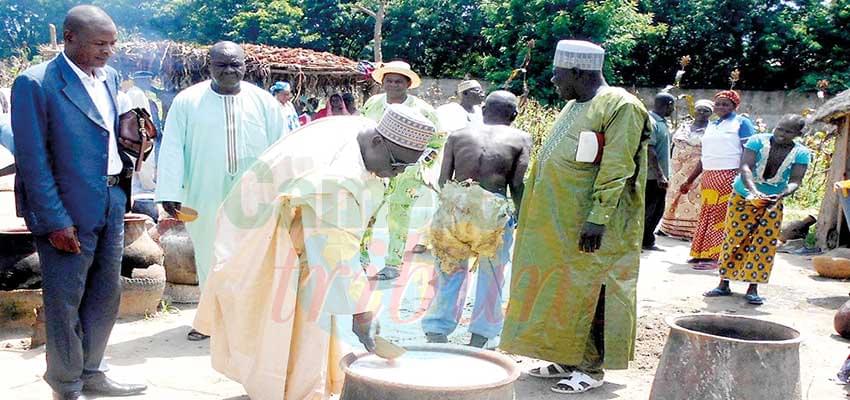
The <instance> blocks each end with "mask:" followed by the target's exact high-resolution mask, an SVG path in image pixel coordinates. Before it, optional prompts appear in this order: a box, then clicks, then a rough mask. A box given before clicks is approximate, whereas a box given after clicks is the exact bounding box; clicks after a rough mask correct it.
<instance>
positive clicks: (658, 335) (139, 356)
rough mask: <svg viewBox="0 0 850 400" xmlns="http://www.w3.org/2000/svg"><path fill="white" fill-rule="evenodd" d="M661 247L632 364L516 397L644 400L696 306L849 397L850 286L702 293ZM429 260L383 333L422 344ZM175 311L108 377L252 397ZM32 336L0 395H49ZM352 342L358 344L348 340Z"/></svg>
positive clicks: (178, 390) (694, 277)
mask: <svg viewBox="0 0 850 400" xmlns="http://www.w3.org/2000/svg"><path fill="white" fill-rule="evenodd" d="M10 194H11V193H10V192H0V204H2V203H6V204H8V203H7V201H8V197H9V195H10ZM3 208H5V207H3ZM5 210H8V208H5ZM5 210H4V211H5ZM6 214H7V213H6ZM10 222H11V223H13V222H14V219H13V218H10V216H9V215H4V213H3V212H0V224H8V223H10ZM659 245H660V246H662V247H663V248H664V249H665V250H666V251H664V252H649V253H645V254H643V255H642V257H641V266H640V267H641V271H640V279H639V287H638V297H639V303H638V322H639V327H638V337H637V353H636V359H635V360H634V362H633V363H632V364H631V366H630V368H629V369H628V370H623V371H609V372H608V373H607V376H606V383H605V385H604V386H602V387H601V388H599V389H597V390H595V391H592V392H590V393H587V394H584V395H581V396H576V397H573V396H565V395H557V394H555V393H552V392H551V391H550V390H549V386H551V385H552V384H553V383H554V382H552V381H545V380H540V379H535V378H532V377H528V376H526V375H525V374H523V375H522V377H521V378H520V379H519V381H518V382H517V383H516V392H517V399H560V398H581V399H587V400H602V399H647V398H648V397H649V393H650V389H651V386H652V380H653V375H654V371H655V368H656V366H657V363H658V359H659V356H660V355H661V352H662V351H663V347H664V342H665V339H666V335H667V332H668V328H667V326H666V324H665V323H664V319H665V318H666V317H669V316H674V315H677V314H684V313H695V312H713V313H730V314H735V315H746V316H752V317H756V318H762V319H766V320H770V321H775V322H779V323H782V324H785V325H788V326H791V327H793V328H795V329H797V330H799V331H800V332H801V333H802V335H803V336H804V338H805V340H804V341H803V343H802V346H801V348H800V357H801V365H802V389H803V399H811V400H822V399H839V398H845V388H844V387H843V386H840V385H838V384H836V383H835V382H833V381H831V378H832V377H833V376H835V373H836V372H837V370H838V368H839V367H840V365H841V363H842V362H843V360H844V359H845V358H846V357H847V354H848V352H850V350H848V343H850V342H848V341H846V340H844V339H841V338H840V337H838V336H837V335H835V333H834V331H833V327H832V321H833V315H834V313H835V311H836V310H837V309H838V308H839V307H840V306H841V305H842V304H844V302H845V301H847V300H850V298H848V290H850V284H848V283H847V282H842V281H835V280H829V279H823V278H820V277H818V276H817V275H816V274H815V273H814V271H813V270H812V269H811V262H810V260H809V259H806V258H803V257H797V256H789V255H785V254H781V255H779V257H778V258H777V263H776V266H775V268H774V273H773V276H772V277H771V283H770V284H769V285H765V286H764V287H762V288H761V294H762V295H763V296H765V297H766V298H767V302H766V304H765V305H763V306H761V307H754V306H750V305H747V304H746V303H745V302H744V300H743V298H742V295H741V294H740V293H741V292H743V291H744V289H745V286H743V285H741V284H738V285H735V284H733V290H735V291H737V292H738V294H737V295H735V296H733V297H728V298H713V299H706V298H704V297H703V296H702V295H701V293H702V292H704V291H706V290H708V289H710V288H712V287H713V286H714V285H716V283H717V275H716V272H705V271H695V270H693V269H691V268H690V266H689V265H687V264H685V263H684V260H686V259H687V258H688V254H687V253H688V244H687V243H685V242H681V241H676V240H671V239H665V238H661V239H660V241H659ZM432 265H433V259H432V258H431V257H430V256H429V255H427V254H425V255H416V256H413V259H412V264H411V266H410V268H409V269H408V271H411V272H410V276H409V277H408V278H407V279H405V280H403V281H399V282H394V283H390V284H384V285H383V286H382V287H381V289H382V290H383V291H384V292H385V293H386V300H387V301H386V302H385V304H387V307H386V308H385V310H384V312H382V314H381V316H380V320H381V323H382V329H383V331H382V335H383V336H385V337H388V338H390V339H391V340H394V341H396V342H398V343H400V344H402V345H410V344H418V343H423V342H424V337H423V334H422V331H421V327H420V324H419V320H420V318H421V316H422V312H423V310H424V307H426V306H427V304H428V301H429V298H430V296H431V295H432V293H433V292H432V291H431V290H429V287H430V286H429V283H430V280H431V273H432ZM470 292H473V291H472V290H470ZM394 299H395V300H396V301H393V300H394ZM469 300H470V301H471V299H469ZM177 307H178V308H180V310H179V311H176V310H175V311H174V312H170V313H160V314H158V315H156V316H153V317H151V318H146V319H136V320H121V321H119V323H118V324H117V325H116V326H115V328H114V330H113V333H112V336H111V339H110V344H109V348H108V349H107V360H106V361H107V362H108V364H109V365H110V368H111V371H110V376H112V377H114V378H115V379H117V380H120V381H127V382H144V383H146V384H148V386H149V389H148V391H147V392H146V393H145V394H144V395H142V396H137V397H134V398H135V399H169V400H171V399H181V400H182V399H186V400H194V399H198V400H200V399H228V400H236V399H241V400H244V399H247V396H244V391H243V389H242V387H241V386H240V385H239V384H237V383H234V382H232V381H230V380H229V379H227V378H225V377H223V376H222V375H220V374H218V373H216V372H215V371H213V370H212V368H211V367H210V360H209V355H208V354H209V353H208V351H209V349H208V343H207V342H201V343H197V342H188V341H186V340H185V334H186V332H187V331H188V329H189V326H190V324H191V321H192V319H193V317H194V314H195V311H194V306H185V305H178V306H177ZM467 308H469V307H467ZM467 311H469V310H467ZM467 321H468V315H467V316H466V317H465V318H464V320H463V321H462V322H461V326H460V327H459V328H458V330H457V331H456V332H455V334H454V335H452V336H451V340H452V341H453V342H455V343H464V342H465V341H466V340H468V334H467V332H466V326H465V325H466V322H467ZM343 330H345V328H343ZM28 337H29V333H28V332H23V331H14V332H9V331H5V332H0V371H2V372H0V376H2V378H0V400H6V399H10V400H11V399H14V400H29V399H33V400H35V399H48V398H50V389H49V387H48V386H47V385H46V384H45V383H44V381H43V380H42V378H41V375H42V374H43V372H44V367H45V362H44V347H39V348H36V349H28V340H29V339H28ZM347 340H348V341H350V342H352V343H354V339H353V338H352V337H348V338H347ZM512 358H514V359H515V360H516V362H517V363H518V366H519V367H520V368H521V369H522V370H523V371H527V370H528V369H530V368H532V367H534V366H536V365H538V362H537V361H535V360H531V359H526V358H523V357H514V356H512Z"/></svg>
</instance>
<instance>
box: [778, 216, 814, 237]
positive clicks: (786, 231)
mask: <svg viewBox="0 0 850 400" xmlns="http://www.w3.org/2000/svg"><path fill="white" fill-rule="evenodd" d="M817 222H818V220H817V218H815V217H814V216H813V215H809V216H807V217H806V218H803V219H801V220H798V221H792V222H789V223H788V224H786V225H785V226H783V227H782V230H781V231H780V232H779V240H781V241H782V242H787V241H789V240H794V239H805V238H806V235H808V234H809V228H811V226H812V225H814V224H815V223H817Z"/></svg>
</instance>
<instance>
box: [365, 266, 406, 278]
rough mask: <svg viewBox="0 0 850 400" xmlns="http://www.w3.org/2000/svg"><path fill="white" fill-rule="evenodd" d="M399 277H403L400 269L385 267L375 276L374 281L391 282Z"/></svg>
mask: <svg viewBox="0 0 850 400" xmlns="http://www.w3.org/2000/svg"><path fill="white" fill-rule="evenodd" d="M399 275H401V273H399V272H398V268H394V267H384V269H382V270H381V271H379V272H378V273H377V274H375V276H373V277H372V279H374V280H376V281H391V280H393V279H395V278H398V276H399Z"/></svg>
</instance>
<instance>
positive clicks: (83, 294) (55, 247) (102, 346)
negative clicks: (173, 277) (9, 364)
mask: <svg viewBox="0 0 850 400" xmlns="http://www.w3.org/2000/svg"><path fill="white" fill-rule="evenodd" d="M63 37H64V41H65V49H64V52H63V53H62V54H60V55H58V56H57V57H56V58H54V59H53V60H51V61H48V62H46V63H43V64H39V65H36V66H34V67H32V68H29V69H27V70H26V71H25V72H24V73H23V74H21V75H20V76H19V77H18V78H17V79H15V83H14V85H13V86H12V93H13V95H12V110H13V112H12V129H13V130H14V132H15V133H16V135H15V141H16V143H15V147H16V149H15V154H16V163H17V171H18V173H17V175H16V182H15V195H16V202H17V209H18V215H20V216H22V217H23V218H24V219H25V220H26V223H27V227H29V229H30V231H32V233H33V235H34V236H35V238H36V248H37V250H38V255H39V258H40V260H41V270H42V279H43V289H44V311H45V316H46V324H47V372H46V374H45V376H44V378H45V380H46V381H47V383H48V384H50V386H51V387H52V388H53V392H54V397H53V398H54V399H83V398H84V397H83V394H82V393H83V392H85V393H96V394H99V395H107V396H117V395H130V394H136V393H141V392H142V391H144V390H145V389H146V387H145V386H144V385H125V384H120V383H117V382H115V381H112V380H111V379H109V378H107V377H106V375H104V371H105V369H106V368H105V365H104V363H103V353H104V351H105V350H106V344H107V341H108V339H109V334H110V332H111V331H112V326H113V325H114V323H115V319H116V316H117V313H118V304H119V300H120V297H121V285H120V280H119V273H120V269H121V255H122V250H123V246H124V218H123V217H124V213H125V211H126V210H127V209H128V208H129V201H128V200H129V197H130V193H129V190H130V179H131V176H132V162H131V160H130V158H129V157H128V156H127V155H126V154H124V150H126V149H132V150H139V149H138V146H135V148H133V146H132V144H131V143H130V142H124V141H122V140H119V138H118V135H117V132H118V114H119V107H118V101H117V96H118V84H119V78H118V74H117V72H116V71H115V70H114V69H112V68H110V67H108V66H106V62H107V60H108V59H109V58H110V57H111V56H112V55H113V54H114V46H115V42H116V40H117V37H118V33H117V30H116V27H115V24H114V23H113V22H112V19H111V18H110V17H109V15H107V14H106V13H105V12H104V11H103V10H101V9H99V8H97V7H93V6H77V7H74V8H72V9H71V10H70V11H69V12H68V14H67V15H66V17H65V22H64V26H63Z"/></svg>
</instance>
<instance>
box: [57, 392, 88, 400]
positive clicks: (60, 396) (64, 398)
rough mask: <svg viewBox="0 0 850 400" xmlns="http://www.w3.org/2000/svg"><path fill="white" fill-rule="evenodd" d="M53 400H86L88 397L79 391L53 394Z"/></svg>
mask: <svg viewBox="0 0 850 400" xmlns="http://www.w3.org/2000/svg"><path fill="white" fill-rule="evenodd" d="M53 400H86V396H83V394H82V393H80V392H79V391H70V392H65V393H58V392H53Z"/></svg>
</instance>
